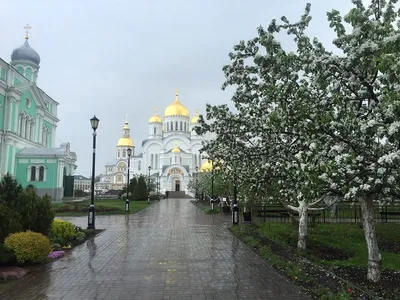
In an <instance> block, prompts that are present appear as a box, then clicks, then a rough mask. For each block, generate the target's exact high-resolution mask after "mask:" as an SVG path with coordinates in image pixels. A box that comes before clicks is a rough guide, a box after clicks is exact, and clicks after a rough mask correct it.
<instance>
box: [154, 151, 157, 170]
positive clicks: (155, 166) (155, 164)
mask: <svg viewBox="0 0 400 300" xmlns="http://www.w3.org/2000/svg"><path fill="white" fill-rule="evenodd" d="M154 168H155V169H156V170H157V169H158V154H156V161H155V163H154Z"/></svg>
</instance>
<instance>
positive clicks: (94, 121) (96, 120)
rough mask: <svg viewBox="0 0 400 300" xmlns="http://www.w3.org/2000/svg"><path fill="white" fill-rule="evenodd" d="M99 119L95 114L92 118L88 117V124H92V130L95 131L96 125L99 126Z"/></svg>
mask: <svg viewBox="0 0 400 300" xmlns="http://www.w3.org/2000/svg"><path fill="white" fill-rule="evenodd" d="M99 121H100V120H99V119H97V118H96V115H94V116H93V118H91V119H90V125H92V128H93V130H94V131H96V129H97V127H99Z"/></svg>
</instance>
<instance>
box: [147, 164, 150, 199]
mask: <svg viewBox="0 0 400 300" xmlns="http://www.w3.org/2000/svg"><path fill="white" fill-rule="evenodd" d="M148 169H149V179H148V183H147V203H150V170H151V166H149V168H148Z"/></svg>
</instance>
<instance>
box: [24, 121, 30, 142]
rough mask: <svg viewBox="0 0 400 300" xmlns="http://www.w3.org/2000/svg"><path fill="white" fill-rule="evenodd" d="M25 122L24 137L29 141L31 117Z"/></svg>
mask: <svg viewBox="0 0 400 300" xmlns="http://www.w3.org/2000/svg"><path fill="white" fill-rule="evenodd" d="M24 121H25V134H24V137H25V138H26V139H27V138H28V135H29V117H28V116H26V117H25V120H24Z"/></svg>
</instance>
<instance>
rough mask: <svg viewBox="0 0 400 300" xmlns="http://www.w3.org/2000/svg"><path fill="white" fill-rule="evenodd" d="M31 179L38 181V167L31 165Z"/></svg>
mask: <svg viewBox="0 0 400 300" xmlns="http://www.w3.org/2000/svg"><path fill="white" fill-rule="evenodd" d="M30 181H36V167H35V166H32V167H31V180H30Z"/></svg>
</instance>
